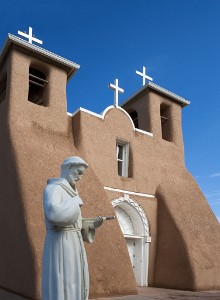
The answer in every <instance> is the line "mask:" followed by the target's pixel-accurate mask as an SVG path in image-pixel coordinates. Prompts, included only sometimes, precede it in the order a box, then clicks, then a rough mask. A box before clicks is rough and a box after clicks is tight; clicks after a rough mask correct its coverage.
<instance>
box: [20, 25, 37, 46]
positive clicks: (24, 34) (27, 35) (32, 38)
mask: <svg viewBox="0 0 220 300" xmlns="http://www.w3.org/2000/svg"><path fill="white" fill-rule="evenodd" d="M18 34H19V35H22V36H23V37H25V38H27V39H28V42H29V43H30V44H32V42H36V43H38V44H41V45H42V44H43V41H41V40H38V39H36V38H35V37H34V35H33V29H32V27H29V32H28V34H27V33H26V31H25V32H22V31H19V30H18Z"/></svg>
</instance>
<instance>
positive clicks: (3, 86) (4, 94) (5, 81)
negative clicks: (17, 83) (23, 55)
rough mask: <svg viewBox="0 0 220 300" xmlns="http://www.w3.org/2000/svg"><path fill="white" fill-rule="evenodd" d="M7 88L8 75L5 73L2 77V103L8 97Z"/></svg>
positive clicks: (0, 87) (0, 80) (0, 95)
mask: <svg viewBox="0 0 220 300" xmlns="http://www.w3.org/2000/svg"><path fill="white" fill-rule="evenodd" d="M6 88H7V75H4V76H3V77H2V78H1V79H0V103H1V102H2V101H4V100H5V98H6Z"/></svg>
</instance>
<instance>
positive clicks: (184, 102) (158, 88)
mask: <svg viewBox="0 0 220 300" xmlns="http://www.w3.org/2000/svg"><path fill="white" fill-rule="evenodd" d="M149 88H152V89H153V90H155V91H158V92H160V93H162V94H164V95H166V96H169V97H171V98H172V99H174V100H175V101H177V102H180V103H181V105H182V106H186V105H189V104H190V101H189V100H187V99H185V98H183V97H181V96H178V95H176V94H174V93H172V92H170V91H168V90H166V89H164V88H163V87H161V86H159V85H157V84H155V83H153V82H148V84H146V85H144V86H143V87H142V88H140V89H139V90H138V91H137V92H135V93H134V94H133V95H132V96H130V97H129V98H128V99H127V100H125V101H124V102H123V103H122V106H124V105H125V104H127V103H128V102H130V101H132V100H133V99H134V98H135V97H136V96H137V95H139V94H140V93H141V92H142V91H144V90H147V89H149Z"/></svg>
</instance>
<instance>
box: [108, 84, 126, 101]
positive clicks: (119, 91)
mask: <svg viewBox="0 0 220 300" xmlns="http://www.w3.org/2000/svg"><path fill="white" fill-rule="evenodd" d="M108 87H109V88H110V89H112V90H114V91H115V92H114V106H115V107H117V106H118V94H119V93H121V94H122V93H124V90H123V89H122V88H120V87H119V86H118V79H115V82H114V84H112V83H109V85H108Z"/></svg>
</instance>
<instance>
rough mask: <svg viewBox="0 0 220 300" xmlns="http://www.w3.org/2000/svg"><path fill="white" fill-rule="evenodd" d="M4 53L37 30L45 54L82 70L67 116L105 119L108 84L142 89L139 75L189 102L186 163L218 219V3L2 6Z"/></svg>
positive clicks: (92, 1) (159, 0)
mask: <svg viewBox="0 0 220 300" xmlns="http://www.w3.org/2000/svg"><path fill="white" fill-rule="evenodd" d="M0 16H1V26H0V45H1V46H3V43H4V41H5V39H6V36H7V33H9V32H10V33H12V34H15V35H17V31H18V30H21V31H25V30H26V31H28V27H29V26H31V27H33V31H34V34H35V36H36V37H37V38H39V39H42V40H43V41H44V44H43V47H44V48H46V49H47V50H50V51H52V52H54V53H56V54H59V55H61V56H63V57H65V58H68V59H70V60H72V61H74V62H76V63H78V64H80V65H81V68H80V70H79V71H78V72H77V74H76V75H75V76H74V77H73V78H72V79H71V81H70V82H69V84H68V87H67V98H68V111H70V112H73V111H75V110H76V109H77V108H78V107H79V106H81V107H84V108H87V109H89V110H92V111H94V112H97V113H99V112H101V111H103V110H104V109H105V108H106V107H107V106H109V105H111V104H112V103H113V91H112V90H109V89H108V87H107V86H108V83H109V82H113V81H114V79H115V78H119V84H120V86H121V87H122V88H124V90H125V93H124V94H123V95H120V98H119V104H120V103H122V102H123V101H124V100H125V99H126V98H128V97H129V96H130V95H131V94H133V93H134V92H135V91H137V90H138V89H139V88H141V85H142V81H141V78H140V77H139V76H137V75H136V74H135V70H141V69H142V66H146V67H147V72H148V75H150V76H151V77H153V78H154V83H156V84H158V85H160V86H162V87H164V88H166V89H168V90H170V91H172V92H174V93H176V94H178V95H180V96H182V97H185V98H186V99H188V100H190V101H191V104H190V105H189V106H188V107H186V108H184V109H183V134H184V142H185V161H186V166H187V168H188V169H189V171H190V172H191V173H192V174H193V175H194V177H195V178H196V180H197V182H198V184H199V185H200V187H201V189H202V191H203V192H204V194H205V195H206V197H207V200H208V201H209V203H210V206H211V208H212V209H213V211H214V212H215V214H216V216H217V217H218V218H219V219H220V160H219V153H220V134H219V132H220V119H219V116H220V88H219V87H220V1H219V0H212V1H211V0H185V1H181V0H166V1H164V0H154V1H150V0H120V1H118V0H117V1H116V0H111V1H110V0H85V1H84V0H80V1H79V0H78V1H76V0H71V1H69V0H68V1H66V0H63V1H45V0H44V1H42V0H38V1H27V0H23V1H22V0H21V1H15V0H12V1H2V3H1V11H0Z"/></svg>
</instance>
